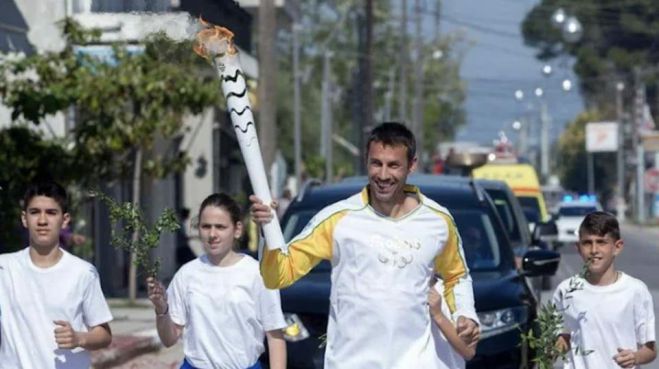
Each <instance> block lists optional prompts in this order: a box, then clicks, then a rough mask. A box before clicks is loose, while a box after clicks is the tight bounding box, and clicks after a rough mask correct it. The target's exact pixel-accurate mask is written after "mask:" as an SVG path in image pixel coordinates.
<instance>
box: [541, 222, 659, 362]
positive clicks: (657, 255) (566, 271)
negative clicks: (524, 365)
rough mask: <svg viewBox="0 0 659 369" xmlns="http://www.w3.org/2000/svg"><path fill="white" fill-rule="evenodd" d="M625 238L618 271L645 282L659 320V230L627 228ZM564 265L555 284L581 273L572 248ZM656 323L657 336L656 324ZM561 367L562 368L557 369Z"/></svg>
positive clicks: (564, 250) (563, 259)
mask: <svg viewBox="0 0 659 369" xmlns="http://www.w3.org/2000/svg"><path fill="white" fill-rule="evenodd" d="M622 237H623V240H624V241H625V248H624V249H623V251H622V253H621V254H620V256H619V257H618V258H617V260H616V262H615V263H616V268H617V269H618V270H622V271H623V272H625V273H627V274H629V275H631V276H633V277H635V278H638V279H640V280H642V281H643V282H645V284H646V285H647V286H648V288H649V289H650V293H651V294H652V297H653V299H654V315H655V317H659V228H642V227H637V226H634V225H624V226H623V228H622ZM559 251H560V253H561V264H560V266H559V268H558V272H557V273H556V276H554V278H553V280H552V282H553V283H552V284H553V285H554V286H556V285H557V284H558V282H560V281H562V280H563V279H566V278H569V277H570V276H572V275H574V274H577V273H578V272H579V271H581V266H582V265H583V263H582V260H581V257H580V256H579V254H578V253H577V251H576V248H575V247H574V246H572V245H567V246H564V247H562V248H560V250H559ZM552 293H553V291H545V292H544V293H543V298H542V300H543V301H549V299H550V298H551V295H552ZM658 322H659V321H658V320H657V319H655V332H656V331H657V328H658V326H657V323H658ZM557 367H559V366H557ZM643 368H644V369H659V359H655V361H654V362H652V363H650V364H648V365H644V366H643Z"/></svg>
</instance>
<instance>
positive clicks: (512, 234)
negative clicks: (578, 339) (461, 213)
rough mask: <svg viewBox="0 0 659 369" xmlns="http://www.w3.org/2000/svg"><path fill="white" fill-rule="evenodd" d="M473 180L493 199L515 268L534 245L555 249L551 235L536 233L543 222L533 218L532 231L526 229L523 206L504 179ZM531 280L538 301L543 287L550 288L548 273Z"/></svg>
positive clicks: (544, 225)
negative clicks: (505, 233) (512, 254)
mask: <svg viewBox="0 0 659 369" xmlns="http://www.w3.org/2000/svg"><path fill="white" fill-rule="evenodd" d="M476 183H478V185H480V186H481V187H483V189H484V190H485V192H487V194H488V195H489V196H490V198H492V202H494V206H495V207H496V209H497V212H498V213H499V216H500V217H501V220H502V221H503V224H504V226H505V228H506V230H507V232H508V238H509V239H510V244H511V246H512V248H513V253H514V254H515V261H516V264H517V267H518V268H521V267H522V257H523V256H524V254H525V253H526V252H527V251H529V250H532V249H534V248H541V249H549V250H554V249H555V247H554V243H555V242H553V240H550V241H547V240H548V239H550V238H549V237H547V236H548V235H547V234H546V232H545V234H543V237H540V232H535V228H540V227H546V226H547V225H546V224H545V223H543V222H539V221H538V219H533V221H534V222H535V225H534V226H533V227H534V232H533V233H532V232H531V231H530V230H529V229H530V226H529V221H528V219H527V218H526V215H525V213H524V209H523V208H522V205H521V204H520V203H519V200H518V199H517V197H515V194H513V192H512V190H511V189H510V187H509V186H508V185H507V184H506V183H505V182H503V181H497V180H488V179H478V180H476ZM548 223H549V222H548ZM554 236H555V234H554ZM531 283H532V285H533V286H534V290H535V292H536V293H537V296H538V300H540V298H539V297H540V295H541V291H542V289H550V288H551V276H543V277H537V278H533V279H532V280H531Z"/></svg>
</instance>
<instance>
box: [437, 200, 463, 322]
mask: <svg viewBox="0 0 659 369" xmlns="http://www.w3.org/2000/svg"><path fill="white" fill-rule="evenodd" d="M437 214H439V215H440V216H442V218H444V221H446V224H447V225H448V237H447V240H446V244H445V245H444V248H443V249H442V252H441V253H440V254H439V255H437V257H436V258H435V270H436V271H437V273H439V275H441V276H442V280H443V282H444V298H445V299H446V303H447V304H448V306H449V309H450V310H451V313H454V312H455V310H456V305H455V294H454V287H455V285H456V284H458V282H459V281H460V279H461V278H463V277H465V276H467V275H468V268H467V263H466V261H465V258H464V255H463V254H462V242H461V240H460V236H459V234H458V229H457V227H456V225H455V222H454V221H453V218H452V217H451V216H450V215H448V214H445V213H443V212H439V211H437Z"/></svg>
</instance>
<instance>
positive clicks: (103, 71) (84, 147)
mask: <svg viewBox="0 0 659 369" xmlns="http://www.w3.org/2000/svg"><path fill="white" fill-rule="evenodd" d="M61 26H62V30H63V35H64V37H65V39H66V41H67V45H66V47H65V48H64V49H63V50H62V51H59V52H47V53H43V54H34V55H31V56H28V57H26V58H23V59H19V60H14V61H8V62H6V63H4V64H2V65H1V66H0V73H1V74H2V75H4V76H11V78H5V79H4V80H2V81H0V95H1V96H2V98H3V100H4V102H5V104H7V105H8V106H10V107H11V109H12V118H13V119H14V120H23V121H28V122H32V123H34V124H36V125H39V124H40V123H41V122H42V121H43V119H44V118H45V117H46V116H47V115H49V114H54V113H56V112H61V111H64V110H66V109H68V108H69V107H74V108H75V112H76V116H77V122H76V126H75V128H74V130H73V132H72V137H71V141H72V143H73V149H72V150H71V153H72V155H73V156H74V157H75V158H77V160H76V162H77V163H79V164H80V165H81V166H80V167H79V168H77V170H78V171H80V172H81V173H83V174H84V178H78V180H80V181H82V182H84V183H98V181H100V180H104V179H127V178H130V179H131V180H132V182H133V193H132V201H131V202H132V203H133V204H134V206H136V207H137V208H140V207H141V201H140V195H141V192H142V180H143V178H144V176H147V177H148V178H163V177H164V176H166V175H168V174H169V173H171V172H174V171H180V170H182V169H183V168H184V167H185V165H186V164H187V158H186V157H185V155H184V153H181V152H179V149H178V148H173V149H171V150H163V149H162V148H160V149H158V148H157V145H158V144H163V145H168V144H169V143H170V142H172V141H171V139H172V138H173V137H176V136H177V135H180V134H181V133H182V128H183V120H182V118H183V115H185V114H199V113H201V112H202V111H203V110H204V109H205V108H207V107H210V106H213V105H216V103H217V102H218V101H219V91H220V90H219V81H218V80H217V78H216V77H214V76H212V75H209V74H202V73H201V72H199V71H198V70H197V68H198V67H200V66H201V67H202V68H204V69H207V66H206V65H203V63H204V62H203V61H202V60H201V59H200V58H198V57H197V56H196V55H194V54H193V53H192V51H191V50H192V45H191V43H190V42H173V41H172V40H169V39H167V38H166V37H165V36H163V35H153V36H150V37H148V38H147V39H145V40H144V43H143V44H142V46H143V47H142V48H141V49H138V50H137V51H132V52H131V51H130V49H128V48H127V45H126V44H125V43H117V44H114V45H113V46H112V52H111V53H110V56H109V58H108V59H100V58H94V57H91V56H89V55H85V54H84V53H79V52H77V51H76V45H86V44H88V43H90V42H94V41H96V40H97V37H98V35H99V32H98V31H93V30H92V31H88V30H85V29H83V28H81V27H80V26H79V25H78V24H77V23H75V22H74V21H73V20H71V19H65V20H64V21H62V22H61ZM133 237H134V239H139V234H138V232H137V231H136V232H134V234H133ZM131 260H132V261H134V257H133V256H131ZM135 296H136V268H135V263H132V262H131V267H130V276H129V297H130V298H131V299H135Z"/></svg>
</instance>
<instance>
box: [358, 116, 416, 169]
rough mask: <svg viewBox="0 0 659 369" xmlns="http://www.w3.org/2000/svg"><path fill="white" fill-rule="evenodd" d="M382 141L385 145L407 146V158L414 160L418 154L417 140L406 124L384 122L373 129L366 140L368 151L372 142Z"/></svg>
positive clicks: (410, 160) (409, 160)
mask: <svg viewBox="0 0 659 369" xmlns="http://www.w3.org/2000/svg"><path fill="white" fill-rule="evenodd" d="M373 142H380V143H382V144H383V145H385V146H405V148H406V149H407V160H408V162H410V163H411V162H412V160H414V155H416V140H415V139H414V134H413V133H412V131H410V130H409V128H407V127H406V126H405V125H403V124H401V123H398V122H384V123H382V124H380V125H378V126H376V127H375V128H373V130H372V131H371V135H370V136H369V137H368V141H366V153H365V155H368V149H369V148H370V147H371V143H373Z"/></svg>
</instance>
